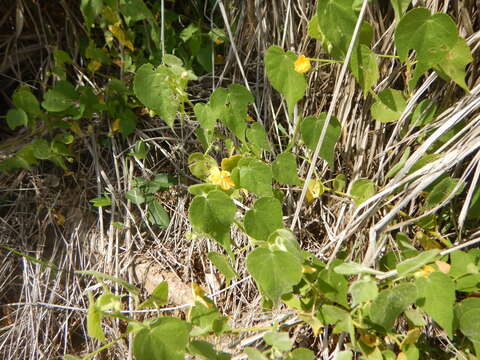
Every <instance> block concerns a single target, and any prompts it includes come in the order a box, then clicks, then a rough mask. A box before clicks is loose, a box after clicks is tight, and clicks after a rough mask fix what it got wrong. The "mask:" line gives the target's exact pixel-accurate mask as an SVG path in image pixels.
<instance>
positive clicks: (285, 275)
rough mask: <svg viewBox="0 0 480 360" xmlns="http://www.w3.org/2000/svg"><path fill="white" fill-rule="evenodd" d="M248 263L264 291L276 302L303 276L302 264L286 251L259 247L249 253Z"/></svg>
mask: <svg viewBox="0 0 480 360" xmlns="http://www.w3.org/2000/svg"><path fill="white" fill-rule="evenodd" d="M246 263H247V269H248V271H249V272H250V274H251V275H252V277H253V278H254V279H255V281H256V283H257V284H258V287H259V288H260V290H261V291H262V293H263V294H264V295H265V296H266V297H267V298H268V299H269V300H271V301H272V302H273V303H274V304H276V303H278V300H279V299H280V297H281V296H282V295H284V294H287V293H289V292H290V291H292V287H293V286H294V285H296V284H298V282H299V281H300V279H301V278H302V264H301V263H300V261H299V260H298V259H297V258H296V257H295V256H294V255H292V254H290V253H288V252H285V251H278V250H276V251H271V250H269V249H265V248H257V249H255V250H253V251H252V252H251V253H249V254H248V256H247V260H246Z"/></svg>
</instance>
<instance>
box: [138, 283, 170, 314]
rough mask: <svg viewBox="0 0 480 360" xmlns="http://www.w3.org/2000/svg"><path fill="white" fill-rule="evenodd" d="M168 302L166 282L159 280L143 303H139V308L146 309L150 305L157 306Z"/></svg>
mask: <svg viewBox="0 0 480 360" xmlns="http://www.w3.org/2000/svg"><path fill="white" fill-rule="evenodd" d="M167 304H168V283H167V282H166V281H162V282H160V284H158V285H157V286H156V287H155V289H153V291H152V293H151V294H150V296H149V297H148V298H147V300H145V301H144V302H143V303H141V304H140V306H139V308H140V309H148V308H151V307H156V308H159V307H161V306H164V305H167Z"/></svg>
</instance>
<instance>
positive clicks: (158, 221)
mask: <svg viewBox="0 0 480 360" xmlns="http://www.w3.org/2000/svg"><path fill="white" fill-rule="evenodd" d="M147 214H148V222H149V223H150V224H152V225H157V226H159V227H160V228H163V229H164V228H166V227H168V225H169V224H170V215H168V213H167V211H166V210H165V209H164V207H163V206H162V203H161V202H159V201H158V200H153V201H152V202H150V203H149V204H148V209H147Z"/></svg>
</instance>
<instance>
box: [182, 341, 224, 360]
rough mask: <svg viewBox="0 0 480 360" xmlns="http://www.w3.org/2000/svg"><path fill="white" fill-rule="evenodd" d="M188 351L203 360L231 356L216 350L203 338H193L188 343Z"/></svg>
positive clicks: (214, 359)
mask: <svg viewBox="0 0 480 360" xmlns="http://www.w3.org/2000/svg"><path fill="white" fill-rule="evenodd" d="M188 350H189V353H191V354H193V355H198V356H200V357H201V358H202V359H205V360H229V359H231V356H230V355H229V354H227V353H224V352H216V351H215V349H214V347H213V345H212V344H210V343H209V342H207V341H203V340H193V341H191V342H190V344H189V345H188Z"/></svg>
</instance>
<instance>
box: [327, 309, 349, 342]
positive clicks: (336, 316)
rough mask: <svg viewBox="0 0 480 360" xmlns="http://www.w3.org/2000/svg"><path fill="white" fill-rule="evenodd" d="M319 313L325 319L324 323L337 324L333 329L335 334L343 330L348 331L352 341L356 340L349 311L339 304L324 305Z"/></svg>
mask: <svg viewBox="0 0 480 360" xmlns="http://www.w3.org/2000/svg"><path fill="white" fill-rule="evenodd" d="M319 315H320V318H321V319H322V320H323V323H325V324H332V325H335V328H334V329H333V333H334V334H339V333H341V332H342V331H345V332H348V333H349V334H350V336H351V339H352V341H354V340H353V339H355V328H354V326H353V321H352V317H351V316H350V313H349V312H348V311H345V310H343V309H341V308H340V307H338V306H333V305H322V308H321V311H320V313H319Z"/></svg>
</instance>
